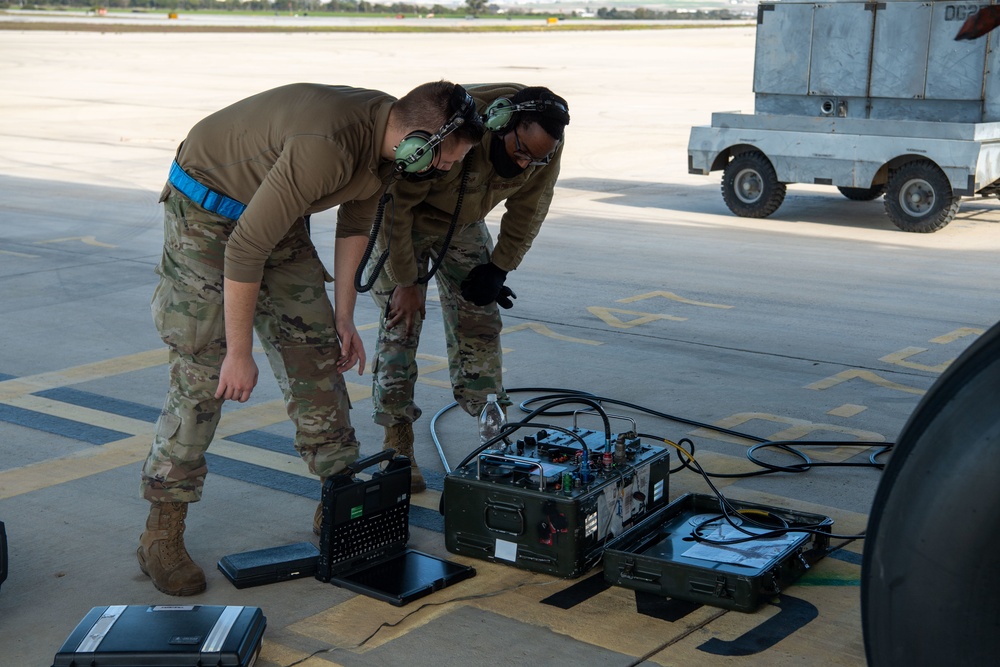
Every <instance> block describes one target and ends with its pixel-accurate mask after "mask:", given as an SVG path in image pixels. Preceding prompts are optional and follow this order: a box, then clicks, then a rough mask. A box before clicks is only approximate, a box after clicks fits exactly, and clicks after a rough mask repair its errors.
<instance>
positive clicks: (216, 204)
mask: <svg viewBox="0 0 1000 667" xmlns="http://www.w3.org/2000/svg"><path fill="white" fill-rule="evenodd" d="M169 180H170V185H172V186H174V187H175V188H177V190H178V191H179V192H180V193H181V194H183V195H184V196H185V197H187V198H188V199H190V200H191V201H193V202H194V203H195V204H197V205H198V206H201V207H202V208H203V209H205V210H206V211H208V212H209V213H218V214H219V215H221V216H222V217H224V218H229V219H230V220H238V219H239V217H240V216H241V215H243V211H245V210H246V204H242V203H240V202H238V201H236V200H235V199H232V198H230V197H227V196H226V195H224V194H220V193H218V192H216V191H215V190H212V189H211V188H209V187H206V186H204V185H202V184H201V183H199V182H198V181H196V180H194V179H193V178H191V177H190V176H188V174H187V172H186V171H184V170H183V169H181V166H180V165H179V164H177V161H176V160H174V162H173V164H171V165H170V179H169Z"/></svg>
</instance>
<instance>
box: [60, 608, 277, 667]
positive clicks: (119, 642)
mask: <svg viewBox="0 0 1000 667" xmlns="http://www.w3.org/2000/svg"><path fill="white" fill-rule="evenodd" d="M266 625H267V619H265V618H264V615H263V613H262V612H261V610H260V609H259V608H257V607H238V606H213V605H199V604H194V605H111V606H104V607H94V608H93V609H91V610H90V613H88V614H87V615H86V616H85V617H84V618H83V620H82V621H80V623H79V624H78V625H77V626H76V629H75V630H73V632H72V633H71V634H70V636H69V637H68V638H67V639H66V641H65V642H64V643H63V645H62V648H60V649H59V652H58V653H56V655H55V659H54V660H53V662H52V667H84V666H86V667H147V666H149V667H152V666H154V665H155V666H156V667H250V666H251V665H253V664H254V662H256V661H257V656H258V655H259V653H260V648H261V643H262V639H263V636H264V628H265V626H266Z"/></svg>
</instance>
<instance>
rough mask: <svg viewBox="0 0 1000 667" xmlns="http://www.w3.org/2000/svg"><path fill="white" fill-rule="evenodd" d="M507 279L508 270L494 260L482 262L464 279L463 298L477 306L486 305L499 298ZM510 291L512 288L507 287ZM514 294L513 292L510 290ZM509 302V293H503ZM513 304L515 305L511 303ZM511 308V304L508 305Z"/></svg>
mask: <svg viewBox="0 0 1000 667" xmlns="http://www.w3.org/2000/svg"><path fill="white" fill-rule="evenodd" d="M506 279H507V272H506V271H504V270H503V269H501V268H499V267H497V265H496V264H494V263H493V262H486V263H485V264H480V265H479V266H476V267H474V268H473V269H472V270H471V271H469V275H468V277H467V278H466V279H465V280H463V281H462V298H463V299H465V300H466V301H471V302H472V303H474V304H476V305H477V306H486V305H489V304H491V303H493V302H494V301H496V300H497V298H498V297H500V296H501V288H502V287H503V281H504V280H506ZM507 291H508V292H510V289H509V288H508V289H507ZM510 293H511V294H513V292H510ZM503 297H504V299H506V300H507V302H508V303H509V302H510V300H509V299H507V295H506V294H504V295H503ZM511 305H514V304H513V303H511ZM506 307H507V308H509V307H510V306H506Z"/></svg>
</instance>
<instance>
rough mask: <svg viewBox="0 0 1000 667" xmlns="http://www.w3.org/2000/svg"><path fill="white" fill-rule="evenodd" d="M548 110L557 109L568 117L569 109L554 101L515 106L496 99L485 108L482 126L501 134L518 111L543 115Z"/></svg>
mask: <svg viewBox="0 0 1000 667" xmlns="http://www.w3.org/2000/svg"><path fill="white" fill-rule="evenodd" d="M549 109H557V110H559V111H561V112H562V113H564V114H565V115H566V116H567V117H569V109H567V108H566V106H565V105H563V104H561V103H560V102H557V101H556V100H526V101H524V102H518V103H517V104H515V103H514V102H511V101H510V100H509V99H507V98H506V97H498V98H497V99H495V100H493V102H491V103H490V105H489V106H488V107H486V113H484V114H483V124H484V125H486V129H487V130H489V131H490V132H502V131H503V130H506V129H507V128H508V126H509V125H510V122H511V120H512V119H513V118H514V114H516V113H518V112H519V111H536V112H538V113H545V112H546V111H548V110H549Z"/></svg>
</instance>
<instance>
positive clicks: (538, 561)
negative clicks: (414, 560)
mask: <svg viewBox="0 0 1000 667" xmlns="http://www.w3.org/2000/svg"><path fill="white" fill-rule="evenodd" d="M669 475H670V456H669V450H667V449H666V448H663V447H658V446H654V445H651V444H646V443H643V442H642V441H641V440H640V438H639V437H637V436H636V434H635V432H634V431H632V432H628V433H621V434H612V437H611V439H610V444H609V442H608V438H607V433H605V432H599V431H593V430H589V429H583V428H578V427H576V426H574V427H573V428H572V429H566V430H565V432H563V431H556V430H552V429H551V428H550V429H543V430H540V431H538V432H537V433H535V434H534V435H531V436H527V437H524V438H523V439H520V440H518V441H517V442H516V443H514V444H512V445H511V446H510V448H509V451H486V452H482V453H481V454H479V455H478V456H476V457H475V458H474V460H472V461H471V462H470V463H468V464H467V465H463V466H461V467H460V468H458V469H456V470H454V471H452V472H451V473H449V474H448V475H447V476H446V477H445V481H444V524H445V546H446V548H447V549H448V551H450V552H452V553H456V554H462V555H464V556H471V557H473V558H480V559H484V560H488V561H494V562H498V563H506V564H508V565H512V566H514V567H518V568H522V569H526V570H532V571H535V572H543V573H547V574H552V575H555V576H559V577H578V576H580V575H581V574H583V573H584V572H586V571H587V570H588V569H590V568H591V567H593V566H594V565H595V564H597V562H598V561H599V560H600V558H601V555H602V554H603V551H604V546H605V544H606V543H607V542H608V540H610V539H612V538H614V537H615V536H617V535H621V534H622V533H623V532H625V531H626V530H628V528H629V527H630V526H632V525H634V524H635V523H636V522H637V521H639V520H641V519H642V518H643V517H645V516H646V515H648V514H649V513H650V512H652V511H654V510H656V509H657V508H659V507H662V506H663V505H665V504H666V503H667V500H668V498H667V492H668V486H669Z"/></svg>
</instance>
